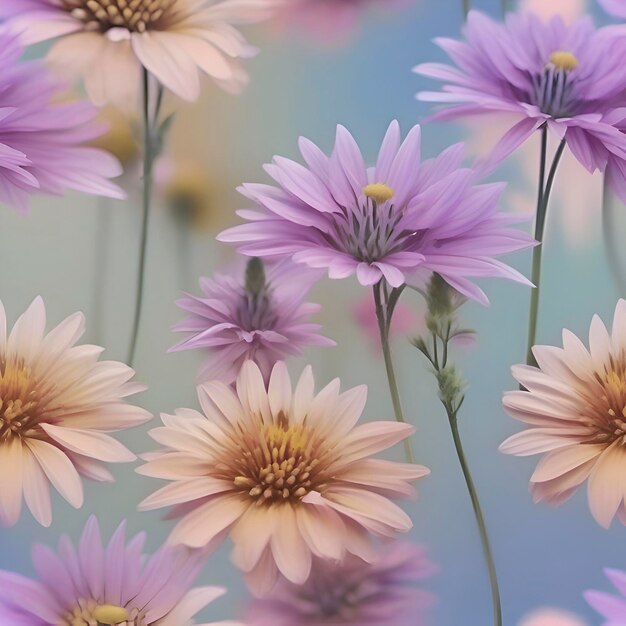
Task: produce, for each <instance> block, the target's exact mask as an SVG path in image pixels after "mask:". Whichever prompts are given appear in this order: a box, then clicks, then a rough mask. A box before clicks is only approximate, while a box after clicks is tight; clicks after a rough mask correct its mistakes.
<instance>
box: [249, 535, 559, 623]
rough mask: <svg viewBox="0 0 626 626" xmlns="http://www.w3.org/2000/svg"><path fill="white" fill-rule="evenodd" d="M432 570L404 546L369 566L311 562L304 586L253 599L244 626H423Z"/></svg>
mask: <svg viewBox="0 0 626 626" xmlns="http://www.w3.org/2000/svg"><path fill="white" fill-rule="evenodd" d="M436 571H437V568H436V567H435V566H434V565H433V564H432V563H430V561H429V560H428V558H427V556H426V552H425V550H424V548H422V547H421V546H417V545H415V544H411V543H407V542H404V541H395V542H393V543H391V544H385V545H382V546H380V547H379V548H378V551H377V553H376V555H375V557H374V559H373V560H371V562H366V561H363V560H361V559H359V558H358V557H355V556H353V555H348V556H347V557H346V559H345V560H344V561H343V562H342V563H334V562H330V563H329V562H326V561H322V560H320V559H315V560H314V562H313V569H312V571H311V576H310V577H309V579H308V580H307V581H306V582H305V583H304V584H303V585H294V584H293V583H290V582H289V581H288V580H285V579H281V580H280V581H279V583H278V584H277V585H276V587H275V588H274V590H273V591H272V592H271V593H270V594H269V595H268V596H267V597H264V598H261V599H257V600H254V601H253V602H252V603H251V604H250V607H249V609H248V613H247V623H248V624H249V626H324V625H328V626H331V625H332V626H341V625H342V624H345V625H346V626H349V625H352V626H380V624H383V623H385V624H393V626H421V625H422V624H424V623H426V622H425V616H426V612H427V609H428V608H429V607H430V606H432V605H433V604H434V602H435V596H434V595H433V594H432V593H429V592H428V591H426V590H425V589H423V588H422V587H421V583H422V582H423V581H424V580H425V579H427V578H429V577H430V576H432V575H433V574H434V573H435V572H436ZM418 584H419V585H420V586H418ZM555 626H556V625H555Z"/></svg>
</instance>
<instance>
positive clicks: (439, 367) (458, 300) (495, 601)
mask: <svg viewBox="0 0 626 626" xmlns="http://www.w3.org/2000/svg"><path fill="white" fill-rule="evenodd" d="M426 299H427V302H428V311H429V312H428V316H427V320H426V324H427V327H428V330H429V338H428V343H427V341H426V340H425V339H423V338H422V337H418V338H417V339H416V340H415V341H414V342H413V345H414V346H415V347H416V348H417V349H418V350H419V351H420V352H422V354H423V355H424V356H425V357H426V358H427V359H428V361H429V362H430V364H431V365H432V367H433V371H434V374H435V377H436V379H437V384H438V387H439V398H440V400H441V403H442V405H443V407H444V409H445V411H446V415H447V417H448V422H449V424H450V431H451V433H452V439H453V441H454V448H455V450H456V454H457V458H458V460H459V464H460V465H461V470H462V472H463V477H464V479H465V484H466V486H467V491H468V494H469V496H470V500H471V502H472V508H473V509H474V516H475V518H476V524H477V526H478V531H479V533H480V541H481V544H482V549H483V554H484V557H485V562H486V564H487V570H488V572H489V583H490V586H491V599H492V606H493V623H494V626H502V606H501V601H500V588H499V585H498V576H497V573H496V566H495V562H494V558H493V553H492V550H491V544H490V541H489V533H488V532H487V525H486V523H485V517H484V515H483V511H482V507H481V505H480V499H479V497H478V492H477V490H476V485H475V484H474V479H473V478H472V473H471V470H470V467H469V463H468V461H467V458H466V456H465V451H464V449H463V443H462V441H461V435H460V433H459V427H458V414H459V410H460V408H461V406H462V405H463V402H464V400H465V394H464V392H463V386H464V383H463V381H462V380H461V378H460V376H459V374H458V372H457V370H456V368H455V367H454V365H453V364H452V363H451V362H450V359H449V347H450V342H451V341H452V339H453V338H454V337H455V336H457V335H459V334H463V333H465V332H467V331H466V330H463V329H460V328H459V327H458V326H457V323H456V311H457V309H458V308H459V307H460V306H461V305H462V304H463V303H464V301H465V300H464V298H462V297H460V296H459V294H458V293H456V292H455V291H454V290H452V289H451V288H450V287H448V286H447V285H446V283H445V282H444V281H443V279H442V278H441V277H440V276H438V275H437V274H433V276H432V278H431V281H430V283H429V286H428V290H427V293H426Z"/></svg>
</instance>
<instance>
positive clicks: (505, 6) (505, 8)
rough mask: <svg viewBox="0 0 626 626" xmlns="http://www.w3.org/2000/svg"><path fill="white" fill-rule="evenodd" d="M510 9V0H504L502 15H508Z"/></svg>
mask: <svg viewBox="0 0 626 626" xmlns="http://www.w3.org/2000/svg"><path fill="white" fill-rule="evenodd" d="M508 11H509V2H508V0H502V15H503V16H506V14H507V13H508Z"/></svg>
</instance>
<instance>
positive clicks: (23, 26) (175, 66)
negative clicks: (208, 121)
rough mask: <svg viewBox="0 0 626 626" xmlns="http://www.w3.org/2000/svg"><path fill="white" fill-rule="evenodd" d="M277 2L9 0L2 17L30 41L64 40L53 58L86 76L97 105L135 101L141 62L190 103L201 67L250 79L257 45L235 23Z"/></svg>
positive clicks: (223, 76) (227, 84) (231, 86)
mask: <svg viewBox="0 0 626 626" xmlns="http://www.w3.org/2000/svg"><path fill="white" fill-rule="evenodd" d="M273 5H274V1H273V0H132V1H129V0H3V2H2V3H1V5H0V18H5V19H7V20H8V21H9V24H10V25H11V27H12V28H13V29H14V30H15V31H16V32H19V33H20V34H21V36H22V39H23V41H24V42H25V43H26V44H32V43H37V42H40V41H46V40H48V39H54V38H57V37H60V38H61V39H60V40H59V41H58V42H56V43H55V44H54V45H53V46H52V48H51V50H50V53H49V55H48V59H49V61H50V62H51V63H52V64H53V65H54V66H56V67H58V68H59V70H61V71H63V72H65V73H67V74H68V75H70V76H72V77H76V78H81V79H83V80H84V84H85V88H86V89H87V92H88V93H89V96H90V98H91V99H92V100H93V101H94V102H95V103H97V104H99V105H101V104H105V103H108V102H112V103H116V104H125V105H127V104H128V103H129V101H132V102H133V103H134V100H135V98H136V97H137V94H138V91H137V88H138V85H140V84H141V80H140V73H139V70H140V68H141V67H142V66H143V67H144V68H145V69H147V70H148V71H149V72H150V73H151V74H153V75H154V76H155V77H156V78H157V79H158V80H159V81H160V82H161V84H163V86H164V87H166V88H167V89H169V90H171V91H173V92H174V93H175V94H177V95H178V96H180V97H181V98H183V99H185V100H190V101H193V100H196V99H197V98H198V95H199V92H200V81H199V72H198V70H200V71H201V72H204V73H205V74H208V75H209V76H210V77H211V78H213V79H214V80H215V81H216V82H217V83H218V84H219V85H221V86H222V87H224V88H225V89H227V90H231V91H238V90H240V89H241V87H242V86H243V85H244V84H245V83H246V82H247V76H246V74H245V72H244V70H243V68H242V67H241V63H240V59H242V58H247V57H251V56H254V55H255V54H256V52H257V50H256V49H255V48H253V47H251V46H250V45H248V43H247V42H246V40H245V39H244V38H243V36H242V35H241V33H240V32H239V31H238V30H237V29H236V28H234V25H235V24H241V23H245V22H254V21H257V20H260V19H263V18H264V17H266V16H268V15H269V13H270V12H271V11H270V9H271V8H272V7H273Z"/></svg>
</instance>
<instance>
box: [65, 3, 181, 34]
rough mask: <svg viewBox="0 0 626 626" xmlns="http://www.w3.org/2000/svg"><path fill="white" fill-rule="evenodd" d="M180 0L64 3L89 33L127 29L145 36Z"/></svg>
mask: <svg viewBox="0 0 626 626" xmlns="http://www.w3.org/2000/svg"><path fill="white" fill-rule="evenodd" d="M176 1H177V0H61V6H63V7H64V8H65V9H67V11H69V12H70V13H71V14H72V16H73V17H74V18H76V19H77V20H80V21H81V22H84V23H85V27H86V29H87V30H97V31H102V32H104V31H107V30H109V29H110V28H126V29H127V30H129V31H131V32H138V33H143V32H145V31H146V30H148V28H150V27H151V26H155V25H156V24H157V23H158V22H159V20H161V18H163V16H164V14H165V13H166V11H167V10H168V9H170V8H171V7H172V5H174V4H175V3H176Z"/></svg>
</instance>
